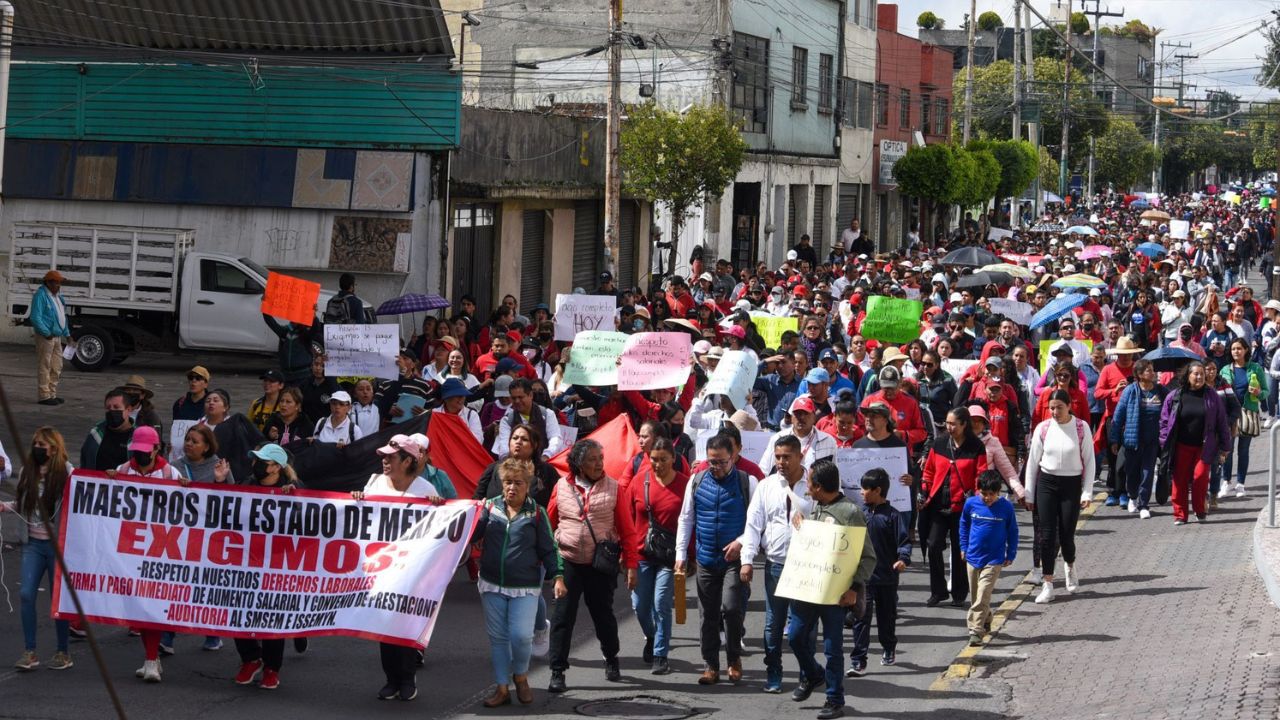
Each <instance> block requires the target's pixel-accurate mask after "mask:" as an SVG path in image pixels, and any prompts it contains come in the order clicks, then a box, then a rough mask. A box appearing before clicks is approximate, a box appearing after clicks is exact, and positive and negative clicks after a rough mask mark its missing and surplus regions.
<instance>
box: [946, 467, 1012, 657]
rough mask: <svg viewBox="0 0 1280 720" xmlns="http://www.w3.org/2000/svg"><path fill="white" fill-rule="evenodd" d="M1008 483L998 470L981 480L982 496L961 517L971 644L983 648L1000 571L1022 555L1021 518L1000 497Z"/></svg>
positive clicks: (975, 499) (961, 554)
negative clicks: (970, 601) (969, 594)
mask: <svg viewBox="0 0 1280 720" xmlns="http://www.w3.org/2000/svg"><path fill="white" fill-rule="evenodd" d="M1003 487H1004V479H1003V478H1001V477H1000V473H999V472H998V471H996V470H987V471H986V472H984V473H982V474H981V475H979V476H978V494H977V495H974V496H973V497H971V498H969V499H968V500H966V501H965V504H964V509H963V511H962V512H961V515H960V557H961V558H962V559H963V560H964V561H965V562H966V563H968V565H969V587H971V588H973V604H972V605H970V606H969V616H968V624H969V644H970V645H981V644H982V636H983V635H985V634H986V633H987V630H989V629H990V627H991V592H992V591H993V590H995V587H996V580H997V579H998V578H999V577H1000V571H1001V570H1002V569H1004V568H1006V567H1008V566H1009V565H1011V564H1012V563H1013V560H1014V558H1015V557H1016V556H1017V554H1018V518H1017V516H1016V515H1015V513H1014V509H1013V503H1011V502H1009V501H1008V500H1006V499H1004V498H1002V497H1000V490H1001V489H1002V488H1003Z"/></svg>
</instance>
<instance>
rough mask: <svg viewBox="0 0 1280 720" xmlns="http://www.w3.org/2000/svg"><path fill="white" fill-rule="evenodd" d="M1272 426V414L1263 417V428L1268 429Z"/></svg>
mask: <svg viewBox="0 0 1280 720" xmlns="http://www.w3.org/2000/svg"><path fill="white" fill-rule="evenodd" d="M1270 427H1271V416H1270V415H1268V416H1267V417H1264V418H1262V429H1263V430H1267V429H1269V428H1270Z"/></svg>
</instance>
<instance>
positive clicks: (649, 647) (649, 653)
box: [640, 638, 653, 665]
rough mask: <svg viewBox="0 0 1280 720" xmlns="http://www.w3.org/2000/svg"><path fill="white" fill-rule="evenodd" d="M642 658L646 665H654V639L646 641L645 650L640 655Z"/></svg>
mask: <svg viewBox="0 0 1280 720" xmlns="http://www.w3.org/2000/svg"><path fill="white" fill-rule="evenodd" d="M640 658H641V659H642V660H644V664H645V665H652V664H653V638H645V639H644V650H643V651H642V652H641V653H640Z"/></svg>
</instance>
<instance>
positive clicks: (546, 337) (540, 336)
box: [538, 334, 551, 342]
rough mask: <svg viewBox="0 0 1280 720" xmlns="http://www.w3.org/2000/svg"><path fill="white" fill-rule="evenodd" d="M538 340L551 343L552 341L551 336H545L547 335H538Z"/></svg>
mask: <svg viewBox="0 0 1280 720" xmlns="http://www.w3.org/2000/svg"><path fill="white" fill-rule="evenodd" d="M538 339H539V340H541V341H542V342H550V341H551V336H550V335H545V334H540V335H538Z"/></svg>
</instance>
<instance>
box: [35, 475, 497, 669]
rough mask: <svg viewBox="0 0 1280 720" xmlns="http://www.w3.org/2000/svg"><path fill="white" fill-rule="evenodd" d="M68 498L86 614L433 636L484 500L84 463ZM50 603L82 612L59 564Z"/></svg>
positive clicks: (170, 623)
mask: <svg viewBox="0 0 1280 720" xmlns="http://www.w3.org/2000/svg"><path fill="white" fill-rule="evenodd" d="M66 498H67V499H66V502H65V503H64V504H63V506H62V522H61V523H60V526H59V527H60V532H61V542H62V552H63V555H64V556H65V557H66V567H67V570H68V571H69V572H70V575H71V582H73V583H74V584H75V588H76V591H77V593H78V594H79V597H80V603H81V605H82V606H83V607H84V614H85V616H86V617H87V618H88V619H89V620H90V621H91V622H96V623H110V624H114V625H127V626H129V627H137V628H147V629H153V630H175V631H177V632H182V633H193V634H197V635H219V636H223V637H233V638H257V639H262V638H289V637H305V636H320V635H348V636H352V637H360V638H365V639H368V640H376V641H379V642H387V643H393V644H396V645H405V646H411V647H412V646H416V645H426V644H427V642H428V641H429V640H430V638H431V631H432V629H433V628H434V627H435V623H436V618H437V617H438V616H439V611H440V603H441V600H442V599H443V598H444V593H445V589H446V588H447V587H448V584H449V581H450V580H451V579H452V578H453V571H454V569H455V568H457V566H458V562H459V560H460V559H461V558H462V555H463V553H464V552H466V551H467V548H468V544H469V542H470V539H471V533H472V531H473V530H474V528H475V525H476V522H477V518H478V513H477V510H478V507H479V506H478V505H477V504H476V503H475V502H473V501H471V500H462V501H453V502H450V503H447V504H445V505H434V504H432V503H430V502H428V501H426V500H422V499H418V498H392V497H385V498H373V497H370V498H366V499H364V500H361V501H355V500H352V499H351V496H350V495H349V494H347V493H331V492H314V491H307V490H299V491H295V492H293V493H292V494H289V495H284V494H281V493H280V492H279V491H278V490H274V489H270V488H262V487H240V486H226V485H217V486H215V485H204V484H201V485H192V486H190V487H182V486H180V485H178V483H176V482H172V481H166V480H149V479H144V478H138V477H129V476H123V475H121V476H117V477H116V478H114V479H107V478H106V476H105V475H103V474H102V473H96V472H84V471H79V470H78V471H76V472H75V473H73V474H72V476H71V479H70V481H69V482H68V487H67V495H66ZM53 603H54V607H55V609H56V614H57V616H58V617H61V618H63V619H67V618H70V617H74V616H75V607H74V605H73V604H72V602H71V597H70V592H69V589H68V588H67V587H66V585H65V584H64V582H63V580H62V577H61V575H60V574H57V575H55V580H54V588H53Z"/></svg>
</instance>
